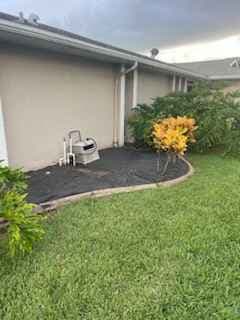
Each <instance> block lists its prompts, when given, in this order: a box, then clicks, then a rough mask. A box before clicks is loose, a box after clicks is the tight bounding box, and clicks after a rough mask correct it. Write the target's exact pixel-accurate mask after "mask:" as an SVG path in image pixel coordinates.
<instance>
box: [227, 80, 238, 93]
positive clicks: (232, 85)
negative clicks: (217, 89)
mask: <svg viewBox="0 0 240 320" xmlns="http://www.w3.org/2000/svg"><path fill="white" fill-rule="evenodd" d="M223 84H224V85H225V87H224V89H223V91H224V92H225V93H228V92H233V91H237V90H240V80H231V81H224V82H223Z"/></svg>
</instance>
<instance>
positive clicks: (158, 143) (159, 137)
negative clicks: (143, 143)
mask: <svg viewBox="0 0 240 320" xmlns="http://www.w3.org/2000/svg"><path fill="white" fill-rule="evenodd" d="M196 129H197V127H196V125H195V120H194V119H192V118H187V117H177V118H174V117H170V118H166V119H164V120H159V121H157V122H156V123H154V125H153V132H152V135H153V144H154V147H155V148H156V149H157V150H163V151H167V152H173V153H174V154H176V155H183V154H184V153H185V152H186V150H187V147H188V144H189V143H193V142H195V139H194V131H195V130H196Z"/></svg>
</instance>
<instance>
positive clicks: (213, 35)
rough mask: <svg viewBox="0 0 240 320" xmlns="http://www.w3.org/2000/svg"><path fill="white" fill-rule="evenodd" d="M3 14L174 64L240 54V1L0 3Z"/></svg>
mask: <svg viewBox="0 0 240 320" xmlns="http://www.w3.org/2000/svg"><path fill="white" fill-rule="evenodd" d="M0 11H3V12H7V13H12V14H18V12H19V11H23V12H24V14H25V16H26V17H27V16H28V15H29V13H31V12H34V13H37V14H38V15H39V16H40V18H41V22H43V23H47V24H50V25H54V26H58V27H61V28H64V29H67V30H70V31H73V32H76V33H79V34H81V35H84V36H87V37H90V38H93V39H97V40H100V41H104V42H106V43H110V44H113V45H116V46H120V47H122V48H126V49H130V50H134V51H138V52H141V53H148V52H149V50H150V49H151V48H152V47H157V48H159V50H160V55H159V58H160V59H162V60H165V61H169V62H177V61H179V62H180V61H191V60H201V59H211V58H224V57H229V56H240V17H239V16H240V0H0Z"/></svg>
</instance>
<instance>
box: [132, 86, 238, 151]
mask: <svg viewBox="0 0 240 320" xmlns="http://www.w3.org/2000/svg"><path fill="white" fill-rule="evenodd" d="M221 89H222V88H221V87H220V88H219V87H213V85H212V84H210V83H207V82H199V83H197V84H196V85H195V86H194V88H193V90H192V91H191V92H189V93H176V94H170V95H167V96H165V97H158V98H156V99H155V100H153V102H152V104H151V105H146V104H142V105H138V107H137V108H136V109H135V112H134V114H133V116H132V117H131V118H130V119H129V126H130V130H131V132H132V134H133V137H134V139H135V142H136V144H137V145H144V144H147V145H151V144H152V136H151V132H152V125H153V123H154V122H156V120H159V119H164V118H168V117H177V116H187V117H190V118H194V119H195V120H196V122H197V125H198V130H197V131H196V141H197V142H196V144H194V145H193V146H192V149H194V150H196V151H198V152H203V151H208V150H210V149H212V148H215V147H218V146H222V147H224V149H225V151H226V152H232V153H240V144H239V143H238V141H239V138H240V130H239V123H240V103H239V102H238V100H237V99H236V98H237V97H239V93H238V92H235V93H228V94H224V93H223V91H222V90H221Z"/></svg>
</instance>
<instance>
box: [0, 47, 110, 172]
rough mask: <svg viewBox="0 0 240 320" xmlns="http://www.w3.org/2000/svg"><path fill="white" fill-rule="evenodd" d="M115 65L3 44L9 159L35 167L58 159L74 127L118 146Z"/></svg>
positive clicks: (0, 83)
mask: <svg viewBox="0 0 240 320" xmlns="http://www.w3.org/2000/svg"><path fill="white" fill-rule="evenodd" d="M114 77H115V70H114V67H113V66H112V65H110V64H104V63H100V62H99V63H98V62H94V61H87V60H83V59H81V58H75V57H64V56H60V55H57V54H49V53H45V52H42V53H40V52H36V51H30V50H27V49H26V50H20V49H13V48H11V49H10V48H6V47H5V48H1V49H0V96H1V98H2V102H3V112H4V118H5V124H6V136H7V145H8V154H9V162H10V165H12V166H20V167H24V168H25V169H27V170H28V169H35V168H39V167H43V166H46V165H49V164H52V163H54V162H56V161H57V160H58V158H59V156H60V155H62V138H63V137H64V136H66V135H67V133H68V131H69V130H71V129H80V130H81V132H82V135H83V136H84V137H88V136H92V137H94V138H96V140H97V142H98V144H99V147H100V148H106V147H110V146H112V142H113V108H114Z"/></svg>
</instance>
